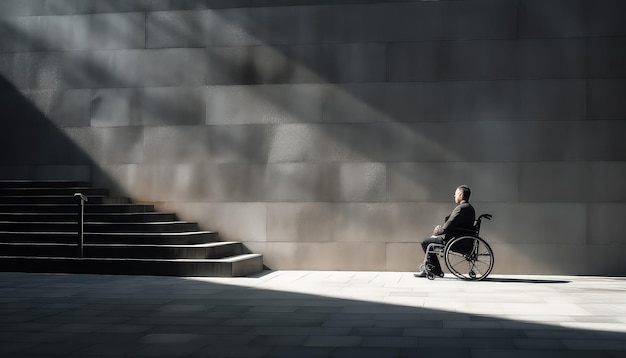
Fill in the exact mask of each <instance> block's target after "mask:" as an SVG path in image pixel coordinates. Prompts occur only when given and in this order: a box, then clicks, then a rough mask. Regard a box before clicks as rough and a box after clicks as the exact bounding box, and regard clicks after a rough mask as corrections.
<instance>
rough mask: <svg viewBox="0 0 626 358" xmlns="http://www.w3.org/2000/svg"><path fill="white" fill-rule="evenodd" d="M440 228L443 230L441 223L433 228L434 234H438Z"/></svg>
mask: <svg viewBox="0 0 626 358" xmlns="http://www.w3.org/2000/svg"><path fill="white" fill-rule="evenodd" d="M440 230H441V225H437V226H435V229H434V230H433V235H438V234H439V231H440Z"/></svg>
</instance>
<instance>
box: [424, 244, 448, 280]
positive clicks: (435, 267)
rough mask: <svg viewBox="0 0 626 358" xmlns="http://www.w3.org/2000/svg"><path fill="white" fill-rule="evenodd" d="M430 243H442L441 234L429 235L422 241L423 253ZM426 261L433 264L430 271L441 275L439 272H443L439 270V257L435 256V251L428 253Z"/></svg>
mask: <svg viewBox="0 0 626 358" xmlns="http://www.w3.org/2000/svg"><path fill="white" fill-rule="evenodd" d="M430 244H441V245H443V237H441V236H431V237H429V238H428V239H426V240H424V241H422V250H424V253H426V249H427V248H428V245H430ZM426 261H427V263H428V264H431V265H433V270H432V272H433V273H434V274H435V275H437V276H441V274H442V273H443V271H442V270H441V265H440V264H439V258H438V257H437V254H435V253H430V254H428V258H427V260H426Z"/></svg>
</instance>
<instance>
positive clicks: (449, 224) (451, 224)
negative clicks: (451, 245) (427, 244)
mask: <svg viewBox="0 0 626 358" xmlns="http://www.w3.org/2000/svg"><path fill="white" fill-rule="evenodd" d="M475 220H476V211H474V207H473V206H472V204H470V203H468V202H467V201H462V202H461V204H459V205H457V207H456V208H454V210H452V213H450V215H448V216H447V217H446V222H445V223H444V224H443V226H442V227H441V229H440V230H439V231H438V232H437V233H436V235H444V236H445V238H446V239H450V238H451V237H454V236H458V235H459V234H465V235H467V234H469V232H467V231H463V229H464V230H474V221H475ZM458 229H461V230H458Z"/></svg>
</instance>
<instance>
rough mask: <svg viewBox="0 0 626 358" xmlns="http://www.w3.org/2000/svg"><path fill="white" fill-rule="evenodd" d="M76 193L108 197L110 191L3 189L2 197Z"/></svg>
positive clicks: (86, 189) (0, 193)
mask: <svg viewBox="0 0 626 358" xmlns="http://www.w3.org/2000/svg"><path fill="white" fill-rule="evenodd" d="M75 193H81V194H83V195H86V196H87V197H89V196H94V195H95V196H107V195H109V190H108V189H97V188H89V187H72V188H1V187H0V196H50V195H54V196H72V197H73V196H74V194H75Z"/></svg>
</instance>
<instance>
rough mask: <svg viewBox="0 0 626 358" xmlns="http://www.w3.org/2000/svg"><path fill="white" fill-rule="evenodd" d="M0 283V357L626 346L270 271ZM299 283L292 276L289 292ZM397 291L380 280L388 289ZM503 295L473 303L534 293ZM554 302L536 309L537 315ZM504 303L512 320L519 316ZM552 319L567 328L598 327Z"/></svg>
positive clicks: (567, 353)
mask: <svg viewBox="0 0 626 358" xmlns="http://www.w3.org/2000/svg"><path fill="white" fill-rule="evenodd" d="M0 278H1V280H0V292H1V293H2V294H1V295H0V302H1V303H2V309H1V310H0V343H1V344H0V353H2V355H6V356H21V357H31V356H43V357H68V356H83V357H84V356H106V357H116V356H119V357H122V356H124V357H139V356H167V357H205V358H207V357H210V358H218V357H219V358H225V357H255V358H256V357H266V358H274V357H290V358H291V357H355V358H357V357H358V358H361V357H396V358H403V357H422V356H441V357H462V358H463V357H467V358H470V357H530V356H532V357H586V358H589V357H591V358H595V357H602V358H610V357H621V356H623V353H624V349H626V347H624V344H623V342H624V340H625V339H626V335H625V334H624V333H621V332H609V331H594V330H586V329H572V328H566V327H563V326H559V325H558V323H555V324H554V325H550V324H540V323H532V322H529V321H515V320H511V319H507V318H504V317H499V316H498V315H493V314H486V315H481V314H469V313H463V312H461V310H457V311H456V312H451V311H445V310H437V309H426V308H420V307H411V306H405V305H399V304H385V303H378V302H372V301H371V300H370V301H368V300H367V298H366V297H365V295H367V294H368V292H370V291H368V289H369V288H371V289H372V291H371V292H375V291H378V292H379V293H380V292H381V291H380V290H381V288H380V287H375V285H372V284H366V283H364V282H361V283H357V284H354V285H352V286H351V285H350V284H345V283H344V284H342V283H339V282H336V281H335V282H333V280H332V278H331V279H329V280H327V281H325V280H317V281H316V280H313V281H311V284H312V285H314V286H315V287H316V288H317V289H319V291H320V292H323V291H326V292H328V293H329V294H330V295H333V294H340V293H341V291H342V289H349V288H350V287H352V288H355V287H357V286H358V287H360V289H361V292H363V295H364V300H360V299H358V298H350V299H344V298H334V297H327V296H323V295H318V294H314V293H306V294H305V293H298V292H286V291H283V289H285V288H286V287H287V286H288V284H282V285H281V284H280V283H276V284H273V283H272V274H271V273H270V274H268V275H263V276H257V277H256V278H243V279H240V281H239V283H241V286H235V285H233V284H232V282H233V281H230V282H229V283H220V282H219V280H213V281H212V282H207V280H203V279H195V280H190V279H181V278H168V277H146V276H106V275H99V276H93V275H55V274H16V273H0ZM283 278H284V277H283ZM277 279H278V280H280V279H281V276H277ZM306 282H307V281H306V277H304V278H299V279H295V280H294V282H293V284H294V285H295V286H294V287H292V289H294V290H298V289H302V285H305V284H306ZM411 282H413V283H414V285H412V286H407V285H406V282H405V284H404V285H403V287H405V288H409V287H411V288H412V291H404V297H406V298H411V297H412V298H413V299H415V301H419V300H423V299H424V298H425V297H426V296H427V295H428V294H429V293H436V292H437V291H438V290H441V289H444V286H437V285H435V284H433V283H431V282H428V281H422V280H417V279H416V280H415V281H411ZM395 284H397V283H394V282H388V283H387V288H388V289H389V291H388V292H393V287H394V285H395ZM481 285H482V286H481V287H480V288H478V286H472V283H463V282H459V283H458V285H455V286H454V288H456V289H458V290H461V291H463V292H465V293H466V295H467V296H468V297H471V296H472V295H473V294H480V292H484V289H485V285H490V283H488V282H487V283H483V284H481ZM272 287H273V288H272ZM398 287H400V286H398ZM474 287H477V289H476V290H474V289H473V288H474ZM502 287H503V286H494V287H493V289H492V290H491V291H490V296H489V298H487V297H485V298H483V299H482V300H481V301H480V302H482V303H483V304H485V305H488V304H490V303H493V305H499V304H506V303H512V304H514V303H515V302H517V301H515V299H512V298H511V297H513V296H514V294H515V292H519V293H520V294H521V293H526V292H524V290H528V289H530V288H529V287H524V286H521V287H520V288H519V291H511V290H510V286H506V288H505V289H503V290H501V288H502ZM559 287H560V286H559V285H555V286H554V290H556V291H557V292H558V290H559ZM450 288H451V286H448V288H447V290H450ZM287 289H290V288H287ZM411 292H412V293H411ZM447 292H448V291H447ZM354 296H356V297H358V296H359V295H358V294H356V293H355V294H354ZM504 297H508V298H507V299H504V300H503V298H504ZM550 298H552V297H543V298H542V299H544V301H541V300H539V301H537V303H536V306H537V309H539V310H540V309H542V305H543V303H546V304H547V303H549V302H548V301H549V300H550ZM566 298H567V297H566V295H565V294H564V293H561V294H556V295H554V299H555V300H560V299H566ZM495 301H498V302H495ZM430 302H434V301H430ZM542 302H543V303H542ZM581 302H584V299H582V301H581ZM551 303H558V302H551ZM511 307H512V308H511V312H508V314H510V315H516V314H518V313H517V312H515V306H511ZM554 315H555V317H556V318H554V319H555V320H557V321H558V319H559V318H562V319H563V321H564V322H569V320H571V319H575V320H576V319H579V320H580V322H581V323H582V322H585V321H586V320H592V321H593V320H601V317H597V316H595V317H594V316H593V315H588V316H567V315H562V313H560V312H554ZM606 319H607V320H608V319H609V318H608V317H606ZM587 322H588V321H587Z"/></svg>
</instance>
